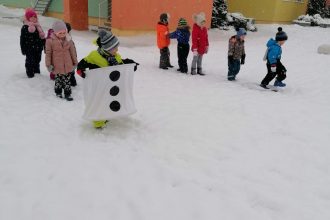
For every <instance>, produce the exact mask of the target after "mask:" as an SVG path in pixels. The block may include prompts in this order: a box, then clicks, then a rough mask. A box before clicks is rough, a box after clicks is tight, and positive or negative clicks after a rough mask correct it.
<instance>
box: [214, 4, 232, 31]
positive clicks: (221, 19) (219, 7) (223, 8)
mask: <svg viewBox="0 0 330 220" xmlns="http://www.w3.org/2000/svg"><path fill="white" fill-rule="evenodd" d="M227 10H228V6H227V0H214V1H213V10H212V20H211V28H219V27H223V26H226V25H227V19H226V15H227V13H228V11H227Z"/></svg>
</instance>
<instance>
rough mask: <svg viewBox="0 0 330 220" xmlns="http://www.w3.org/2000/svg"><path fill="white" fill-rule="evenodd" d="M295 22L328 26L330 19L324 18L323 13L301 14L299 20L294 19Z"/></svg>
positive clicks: (305, 24)
mask: <svg viewBox="0 0 330 220" xmlns="http://www.w3.org/2000/svg"><path fill="white" fill-rule="evenodd" d="M293 23H295V24H299V25H302V26H321V27H328V26H330V19H328V18H322V17H321V15H319V14H315V15H313V16H312V15H300V16H299V17H298V19H297V20H294V21H293Z"/></svg>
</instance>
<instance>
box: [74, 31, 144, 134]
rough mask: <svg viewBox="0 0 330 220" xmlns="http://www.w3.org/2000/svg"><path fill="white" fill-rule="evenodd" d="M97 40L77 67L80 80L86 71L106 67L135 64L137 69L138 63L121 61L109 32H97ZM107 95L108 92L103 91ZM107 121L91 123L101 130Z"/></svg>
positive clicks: (115, 38) (115, 40) (116, 41)
mask: <svg viewBox="0 0 330 220" xmlns="http://www.w3.org/2000/svg"><path fill="white" fill-rule="evenodd" d="M98 35H99V37H98V38H97V41H96V43H97V45H98V48H97V50H94V51H92V52H90V53H89V54H88V56H86V57H85V58H83V59H82V60H81V61H80V62H79V63H78V67H77V74H78V75H80V76H81V77H82V78H85V77H86V74H85V70H86V69H97V68H102V67H107V66H116V65H120V64H128V63H135V64H136V65H135V67H134V71H136V69H137V65H139V64H138V63H136V62H135V61H134V60H131V59H122V58H121V56H120V54H119V53H118V47H119V40H118V38H117V37H116V36H115V35H113V34H112V33H111V32H109V31H105V30H102V29H101V30H99V32H98ZM104 92H105V93H108V92H109V91H104ZM107 122H108V121H107V120H96V121H93V125H94V128H98V129H100V128H103V127H105V126H106V124H107Z"/></svg>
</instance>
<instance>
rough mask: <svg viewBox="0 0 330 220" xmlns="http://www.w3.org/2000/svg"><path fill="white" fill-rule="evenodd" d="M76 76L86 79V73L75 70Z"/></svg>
mask: <svg viewBox="0 0 330 220" xmlns="http://www.w3.org/2000/svg"><path fill="white" fill-rule="evenodd" d="M77 74H78V75H79V76H81V77H82V78H86V73H85V71H83V70H77Z"/></svg>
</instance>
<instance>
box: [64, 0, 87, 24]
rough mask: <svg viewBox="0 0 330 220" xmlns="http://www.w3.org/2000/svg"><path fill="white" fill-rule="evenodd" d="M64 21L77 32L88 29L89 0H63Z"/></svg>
mask: <svg viewBox="0 0 330 220" xmlns="http://www.w3.org/2000/svg"><path fill="white" fill-rule="evenodd" d="M63 8H64V13H63V17H64V21H66V22H69V23H70V24H71V26H72V28H73V29H75V30H87V29H88V0H79V1H76V0H63Z"/></svg>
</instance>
